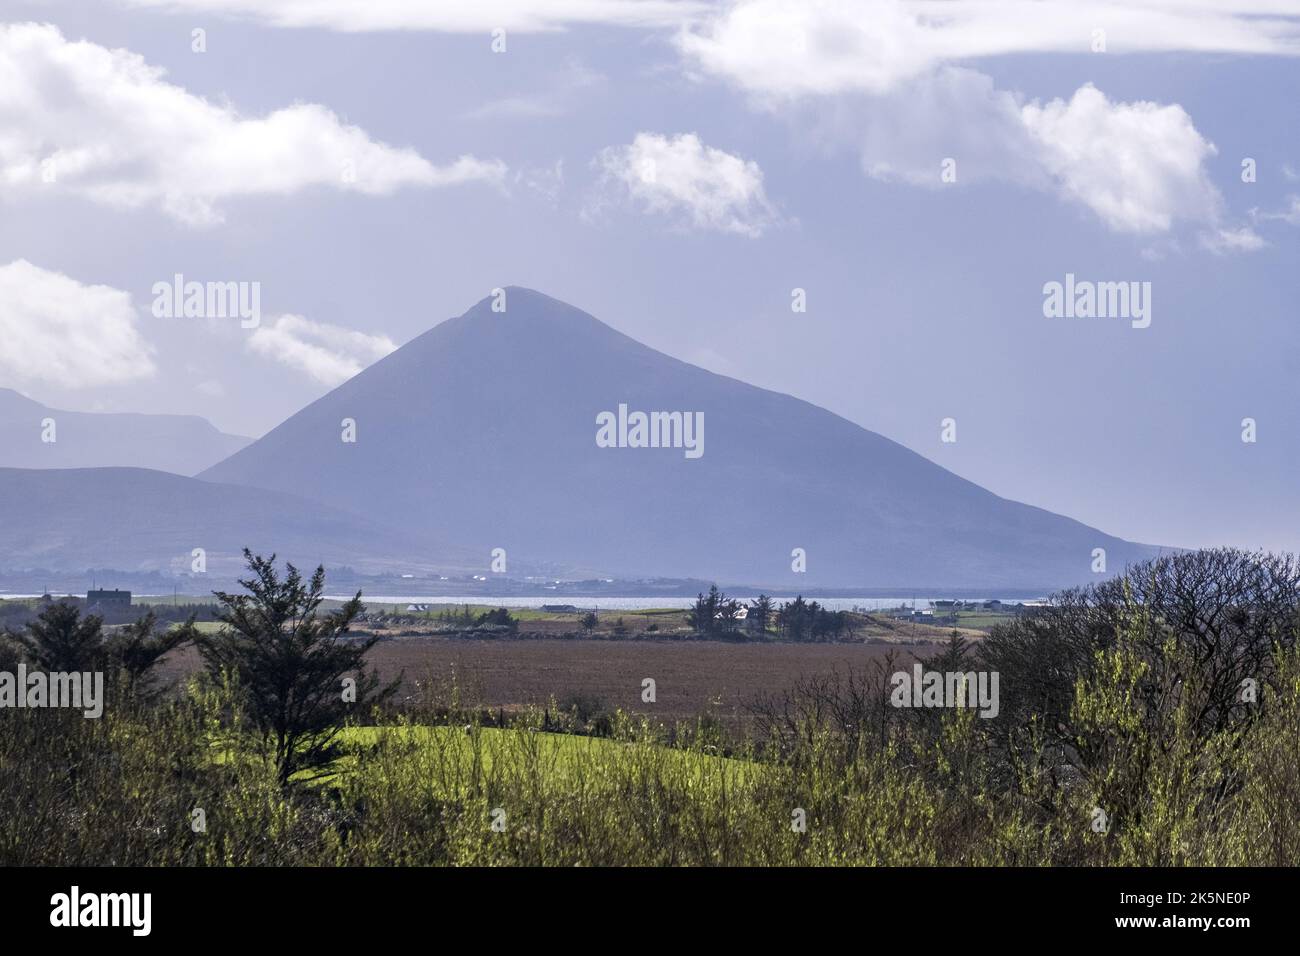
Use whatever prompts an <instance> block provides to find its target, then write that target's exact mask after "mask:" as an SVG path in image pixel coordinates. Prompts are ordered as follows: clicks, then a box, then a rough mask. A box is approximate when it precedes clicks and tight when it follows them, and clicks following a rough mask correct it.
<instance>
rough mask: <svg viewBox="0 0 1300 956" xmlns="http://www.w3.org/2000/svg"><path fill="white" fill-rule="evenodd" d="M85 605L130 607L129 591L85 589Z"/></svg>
mask: <svg viewBox="0 0 1300 956" xmlns="http://www.w3.org/2000/svg"><path fill="white" fill-rule="evenodd" d="M86 605H87V606H88V607H130V606H131V592H130V591H117V590H113V591H93V590H92V591H87V592H86Z"/></svg>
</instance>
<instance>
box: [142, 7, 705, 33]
mask: <svg viewBox="0 0 1300 956" xmlns="http://www.w3.org/2000/svg"><path fill="white" fill-rule="evenodd" d="M124 2H125V3H127V4H129V5H132V6H137V7H154V8H158V9H163V10H171V11H177V12H185V13H216V14H225V15H231V16H238V17H248V18H252V19H257V20H260V21H262V22H264V23H268V24H271V25H272V26H278V27H320V28H324V29H328V30H340V31H346V32H361V31H371V30H439V31H443V32H448V33H479V32H483V33H486V32H488V31H490V30H493V29H496V28H497V27H502V28H504V29H506V30H513V31H518V32H521V33H531V32H537V31H545V30H559V29H563V28H565V27H567V26H576V25H580V24H608V25H612V26H629V27H656V26H665V25H676V24H679V23H682V22H683V21H684V20H685V19H687V18H688V17H690V16H691V15H693V14H694V13H696V12H697V11H699V10H701V9H703V8H704V7H705V6H706V4H705V3H702V2H696V0H462V2H457V0H124Z"/></svg>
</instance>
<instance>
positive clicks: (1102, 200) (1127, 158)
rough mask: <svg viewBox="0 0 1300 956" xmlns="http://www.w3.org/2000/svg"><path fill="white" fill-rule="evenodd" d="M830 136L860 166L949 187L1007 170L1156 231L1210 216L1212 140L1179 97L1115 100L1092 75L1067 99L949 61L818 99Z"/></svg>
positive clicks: (879, 174) (1108, 220) (1131, 229)
mask: <svg viewBox="0 0 1300 956" xmlns="http://www.w3.org/2000/svg"><path fill="white" fill-rule="evenodd" d="M820 110H821V112H822V113H823V114H824V115H825V116H827V117H828V119H826V120H825V122H824V124H823V126H824V128H825V129H826V130H829V132H824V133H823V135H824V136H827V137H828V138H830V139H831V140H832V144H831V145H833V146H838V145H841V144H842V143H843V142H846V141H847V142H851V143H856V145H857V147H858V149H859V150H860V153H861V157H862V167H863V170H864V171H865V172H866V173H867V175H869V176H872V177H873V178H877V179H883V180H899V181H903V182H907V183H910V184H912V185H917V186H929V187H935V188H939V187H941V186H942V187H943V188H951V187H950V186H948V185H947V184H945V183H944V182H943V181H942V180H941V178H940V172H941V163H942V162H943V161H944V160H945V159H948V158H951V159H953V160H955V163H956V181H957V183H958V184H971V183H980V182H989V181H994V182H1009V183H1015V184H1017V185H1020V186H1025V187H1028V188H1031V189H1035V190H1039V191H1042V192H1046V193H1049V194H1052V195H1055V196H1057V197H1059V198H1061V199H1063V200H1065V201H1067V202H1071V203H1074V204H1078V205H1080V206H1083V207H1085V208H1087V209H1088V210H1090V211H1091V212H1092V213H1093V214H1094V215H1096V216H1097V217H1098V218H1099V219H1100V220H1101V221H1102V222H1103V223H1104V224H1105V225H1106V226H1107V227H1108V228H1110V229H1112V230H1114V231H1116V232H1122V233H1130V234H1137V235H1151V234H1156V233H1163V232H1168V231H1169V230H1170V229H1172V228H1173V226H1174V224H1175V223H1178V222H1193V223H1202V224H1217V223H1218V220H1219V219H1220V217H1221V215H1222V209H1223V199H1222V196H1221V195H1220V193H1219V191H1218V190H1217V189H1216V188H1215V187H1214V184H1213V183H1212V182H1211V180H1210V176H1209V173H1208V171H1207V168H1206V163H1207V161H1208V160H1209V159H1210V158H1211V157H1213V156H1214V155H1215V153H1216V149H1215V147H1214V144H1213V143H1211V142H1210V141H1209V140H1207V139H1206V138H1205V137H1204V136H1202V135H1201V133H1200V132H1198V131H1197V129H1196V127H1195V125H1194V124H1193V123H1192V119H1191V117H1190V116H1188V114H1187V112H1186V111H1185V110H1184V109H1183V108H1182V107H1181V106H1179V105H1177V104H1169V105H1162V104H1158V103H1150V102H1145V101H1136V102H1131V103H1123V102H1114V101H1111V100H1109V99H1108V98H1107V97H1106V95H1105V94H1104V93H1102V92H1101V91H1100V90H1098V89H1097V88H1096V87H1094V86H1092V85H1091V84H1086V85H1084V86H1081V87H1080V88H1079V89H1078V90H1076V91H1075V92H1074V94H1073V95H1071V96H1070V97H1069V98H1068V99H1064V100H1062V99H1055V100H1051V101H1050V102H1048V103H1041V102H1039V101H1036V100H1034V101H1029V102H1025V101H1024V99H1023V97H1021V96H1020V95H1018V94H1015V93H1011V92H1007V91H1005V90H998V89H995V88H994V85H993V81H992V79H990V78H989V77H988V76H986V75H985V74H983V73H979V72H977V71H975V70H969V69H962V68H957V67H944V68H942V69H940V70H938V71H936V72H935V73H933V74H930V75H927V76H924V77H919V78H917V79H915V80H912V81H910V82H908V83H907V84H905V85H903V86H902V87H900V88H899V89H898V90H897V91H896V92H894V93H892V94H890V95H888V96H879V97H843V98H839V99H837V100H836V101H834V102H833V103H829V104H825V105H823V106H822V107H820Z"/></svg>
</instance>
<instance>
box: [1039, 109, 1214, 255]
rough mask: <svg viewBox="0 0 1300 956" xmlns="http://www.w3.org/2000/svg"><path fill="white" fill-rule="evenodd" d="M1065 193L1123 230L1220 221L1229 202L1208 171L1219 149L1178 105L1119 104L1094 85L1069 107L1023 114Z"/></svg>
mask: <svg viewBox="0 0 1300 956" xmlns="http://www.w3.org/2000/svg"><path fill="white" fill-rule="evenodd" d="M1020 116H1021V120H1022V121H1023V123H1024V126H1025V129H1026V131H1027V132H1028V134H1029V137H1030V139H1031V141H1032V143H1033V144H1034V146H1035V147H1036V148H1037V152H1038V159H1039V161H1040V162H1041V163H1042V165H1043V168H1044V169H1045V170H1046V172H1047V173H1048V175H1050V176H1051V178H1052V180H1053V181H1054V182H1055V183H1056V184H1057V187H1058V188H1059V189H1060V191H1061V193H1062V194H1063V195H1065V196H1066V197H1067V198H1069V199H1071V200H1074V201H1075V202H1079V203H1082V204H1083V205H1085V206H1087V207H1088V208H1090V209H1091V210H1092V211H1093V212H1095V213H1096V214H1097V215H1098V216H1100V217H1101V219H1102V221H1103V222H1105V223H1106V224H1107V225H1108V226H1110V227H1111V228H1112V229H1114V230H1116V231H1117V232H1131V233H1152V232H1165V231H1167V230H1168V229H1169V228H1170V226H1171V225H1172V224H1173V222H1174V220H1176V219H1183V220H1197V221H1212V220H1214V219H1215V218H1216V216H1217V215H1218V212H1219V208H1220V205H1221V202H1222V200H1221V197H1220V195H1219V193H1218V190H1216V189H1215V188H1214V186H1213V185H1212V184H1211V182H1210V179H1209V176H1208V175H1207V174H1206V172H1205V166H1204V163H1205V160H1206V159H1208V158H1209V157H1211V156H1213V155H1214V154H1215V153H1216V152H1217V150H1216V149H1215V148H1214V144H1213V143H1210V142H1209V141H1208V140H1206V139H1205V138H1204V137H1202V136H1201V134H1200V133H1198V132H1197V131H1196V127H1195V126H1194V125H1193V124H1192V118H1191V117H1190V116H1188V115H1187V113H1186V111H1184V110H1183V108H1182V107H1181V106H1178V105H1177V104H1172V105H1168V106H1161V105H1159V104H1156V103H1148V102H1142V101H1139V102H1134V103H1112V102H1111V101H1110V100H1108V99H1107V98H1106V96H1105V94H1103V93H1102V92H1101V91H1100V90H1098V89H1097V88H1096V87H1094V86H1092V85H1091V84H1088V85H1085V86H1081V87H1080V88H1079V89H1078V90H1076V91H1075V93H1074V96H1072V97H1071V98H1070V100H1069V102H1066V101H1064V100H1059V99H1058V100H1052V101H1051V102H1050V103H1047V104H1046V105H1043V106H1040V105H1038V104H1037V103H1030V104H1028V105H1026V106H1025V107H1024V108H1023V109H1022V110H1021V112H1020Z"/></svg>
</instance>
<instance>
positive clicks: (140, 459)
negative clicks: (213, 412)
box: [0, 388, 250, 475]
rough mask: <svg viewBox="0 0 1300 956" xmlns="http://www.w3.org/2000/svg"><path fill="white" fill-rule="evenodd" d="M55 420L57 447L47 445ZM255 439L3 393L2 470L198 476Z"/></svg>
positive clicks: (202, 423) (196, 424)
mask: <svg viewBox="0 0 1300 956" xmlns="http://www.w3.org/2000/svg"><path fill="white" fill-rule="evenodd" d="M47 418H50V419H53V420H54V423H55V433H54V434H55V438H56V440H55V441H54V442H45V441H42V431H43V426H42V422H43V421H44V420H45V419H47ZM249 441H250V439H247V438H241V437H240V436H238V435H227V434H226V433H225V432H220V431H218V430H217V429H216V428H215V427H214V426H213V425H212V423H211V422H209V421H207V420H206V419H203V418H199V417H198V416H196V415H143V414H134V413H99V412H66V411H60V410H58V409H53V408H49V407H47V406H45V405H42V404H41V403H40V402H36V401H33V400H32V399H30V398H27V397H25V396H23V395H20V394H19V393H18V392H15V391H13V390H12V389H8V388H0V468H104V467H111V466H123V467H138V468H154V469H157V470H159V471H169V472H172V473H173V474H177V475H194V474H197V473H198V472H200V471H202V470H203V469H205V468H207V467H208V466H210V465H212V464H214V463H216V462H218V461H221V459H223V458H225V457H226V456H228V455H232V454H234V453H235V452H236V451H238V450H239V449H241V448H243V447H244V446H245V445H247V444H248V443H249Z"/></svg>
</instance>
